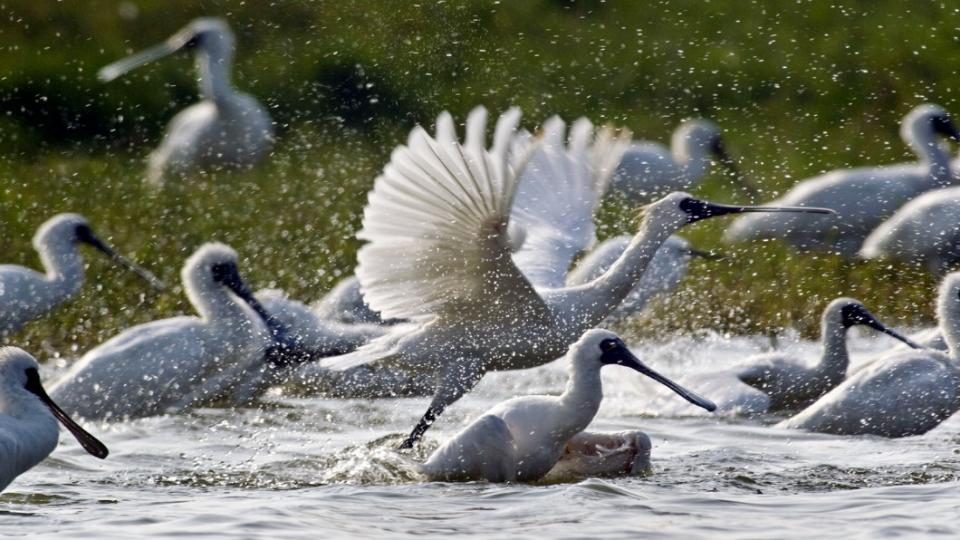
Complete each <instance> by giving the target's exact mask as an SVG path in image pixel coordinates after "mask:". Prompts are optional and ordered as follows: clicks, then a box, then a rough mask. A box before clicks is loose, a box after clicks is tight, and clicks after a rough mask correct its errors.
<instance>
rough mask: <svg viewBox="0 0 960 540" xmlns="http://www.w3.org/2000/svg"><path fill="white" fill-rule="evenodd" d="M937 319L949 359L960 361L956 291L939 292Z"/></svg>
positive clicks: (958, 312)
mask: <svg viewBox="0 0 960 540" xmlns="http://www.w3.org/2000/svg"><path fill="white" fill-rule="evenodd" d="M937 319H938V320H939V322H940V331H941V332H942V333H943V340H944V341H945V342H946V343H947V352H948V354H949V355H950V358H952V359H953V360H954V361H955V362H958V361H960V298H958V297H957V290H956V289H954V288H951V290H950V291H948V292H946V293H943V292H941V294H940V299H939V301H938V302H937Z"/></svg>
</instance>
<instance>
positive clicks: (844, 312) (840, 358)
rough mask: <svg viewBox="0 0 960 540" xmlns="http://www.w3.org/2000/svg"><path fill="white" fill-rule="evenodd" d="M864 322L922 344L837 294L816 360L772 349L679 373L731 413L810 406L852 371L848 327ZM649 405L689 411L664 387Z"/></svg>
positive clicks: (660, 409)
mask: <svg viewBox="0 0 960 540" xmlns="http://www.w3.org/2000/svg"><path fill="white" fill-rule="evenodd" d="M855 325H864V326H869V327H870V328H873V329H874V330H876V331H878V332H883V333H885V334H887V335H890V336H892V337H894V338H895V339H898V340H901V341H903V342H904V343H907V344H908V345H909V346H911V347H914V348H920V346H919V345H917V344H916V343H914V342H913V341H911V340H910V339H908V338H906V337H904V336H902V335H900V334H899V333H897V332H895V331H893V330H891V329H890V328H888V327H886V326H885V325H884V324H882V323H881V322H880V321H878V320H877V319H876V317H874V316H873V315H872V314H871V313H870V312H869V311H867V309H866V308H865V307H864V306H863V304H862V303H860V301H858V300H854V299H853V298H843V297H841V298H837V299H835V300H834V301H832V302H830V304H828V305H827V307H826V308H824V310H823V315H822V317H821V320H820V343H821V347H822V350H821V355H820V358H819V360H818V361H817V362H816V363H813V364H811V363H810V362H809V361H808V360H807V359H803V358H797V357H794V356H791V355H788V354H784V353H779V352H773V353H768V354H762V355H758V356H754V357H751V358H748V359H746V360H744V362H742V363H741V364H740V365H738V366H736V367H733V368H730V369H724V370H719V371H704V372H698V373H692V374H689V375H685V376H683V377H679V380H680V381H681V382H682V383H683V384H685V385H688V386H695V387H696V388H699V389H701V391H703V392H704V393H707V394H708V395H710V396H711V398H712V399H713V400H714V401H715V402H716V404H717V409H718V410H719V411H721V412H724V413H727V414H730V415H748V416H749V415H757V414H765V413H779V412H783V411H798V410H801V409H803V408H804V407H807V406H808V405H810V404H811V403H813V402H814V401H816V400H817V399H818V398H820V397H821V396H823V395H824V394H826V393H827V392H828V391H830V390H831V389H832V388H834V387H836V386H837V385H839V384H840V383H841V382H843V380H844V378H845V377H846V376H847V368H848V366H849V364H850V356H849V353H848V352H847V331H848V330H849V329H850V328H851V327H852V326H855ZM653 396H655V397H654V398H653V399H651V400H649V402H648V403H647V404H645V407H644V408H645V409H646V410H651V411H657V412H658V413H660V414H664V415H671V414H685V413H687V412H688V410H687V409H685V408H684V409H680V408H678V407H676V406H675V404H674V403H673V402H672V400H671V399H670V396H669V395H668V394H665V393H664V392H655V393H653Z"/></svg>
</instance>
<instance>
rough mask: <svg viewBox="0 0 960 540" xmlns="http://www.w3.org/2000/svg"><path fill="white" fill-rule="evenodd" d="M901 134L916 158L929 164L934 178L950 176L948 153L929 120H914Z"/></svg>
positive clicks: (947, 177)
mask: <svg viewBox="0 0 960 540" xmlns="http://www.w3.org/2000/svg"><path fill="white" fill-rule="evenodd" d="M901 136H902V138H903V142H905V143H906V144H907V146H909V147H910V149H911V150H913V153H914V154H916V156H917V158H919V159H920V161H921V162H923V163H925V164H929V165H930V168H931V170H932V171H933V175H934V176H935V177H936V178H938V179H939V178H942V179H949V178H950V154H949V153H948V152H947V151H946V150H945V149H944V148H943V146H942V145H941V142H940V136H939V135H937V134H936V133H935V132H934V131H933V129H932V128H931V127H930V122H914V123H912V124H910V125H909V126H908V127H907V129H905V130H903V131H902V132H901Z"/></svg>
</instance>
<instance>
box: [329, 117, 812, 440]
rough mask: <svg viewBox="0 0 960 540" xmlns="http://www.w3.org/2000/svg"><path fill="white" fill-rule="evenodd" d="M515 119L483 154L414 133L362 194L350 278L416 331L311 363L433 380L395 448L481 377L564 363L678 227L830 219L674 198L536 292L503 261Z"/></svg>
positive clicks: (509, 235)
mask: <svg viewBox="0 0 960 540" xmlns="http://www.w3.org/2000/svg"><path fill="white" fill-rule="evenodd" d="M518 120H519V112H517V113H516V114H514V115H512V117H511V118H509V119H508V120H506V121H501V122H499V123H498V125H497V129H496V132H495V134H494V145H493V149H494V150H493V151H492V152H488V151H486V150H485V149H484V148H483V147H482V146H481V145H479V144H477V145H471V144H467V145H465V146H461V145H460V144H458V143H457V142H456V141H448V140H445V141H437V140H435V139H434V138H432V137H430V136H429V135H428V134H427V133H426V132H425V131H423V130H422V129H419V128H417V129H415V130H414V132H413V133H412V134H411V136H410V138H409V142H408V145H407V146H400V147H398V148H397V149H396V150H394V152H393V154H392V156H391V160H390V163H389V164H388V165H387V166H386V168H385V169H384V172H383V174H382V175H381V176H380V177H379V178H378V179H377V181H376V183H375V185H374V189H373V191H372V192H371V193H370V196H369V200H368V204H367V207H366V209H365V211H364V220H363V230H362V231H361V232H360V233H359V235H358V236H359V237H360V238H361V239H364V240H367V241H368V243H367V244H366V245H364V246H363V247H362V248H360V251H359V252H358V259H359V264H358V266H357V278H358V279H359V280H360V283H361V285H362V288H363V290H364V294H365V297H366V299H367V301H368V302H369V304H370V306H371V307H372V308H373V309H375V310H376V311H379V312H380V313H381V314H382V315H383V316H384V317H387V318H401V319H409V320H411V321H414V322H415V323H416V324H415V326H414V327H412V329H411V327H409V326H407V327H404V328H402V329H398V330H397V331H391V332H390V333H388V334H386V335H385V336H383V337H381V338H378V339H375V340H373V341H372V342H371V343H370V344H368V345H366V346H364V347H361V348H360V349H358V350H357V351H355V352H353V353H350V354H347V355H343V356H339V357H333V358H329V359H324V360H321V361H320V364H321V365H322V366H325V367H333V368H337V369H346V368H349V367H353V366H356V365H362V364H367V363H371V362H384V363H385V364H387V365H391V366H397V367H400V368H403V369H406V370H409V371H413V372H420V373H433V374H434V375H435V376H436V381H437V382H436V392H435V394H434V397H433V400H432V401H431V403H430V406H429V408H428V409H427V411H426V413H425V414H424V416H423V418H421V420H420V421H419V422H418V424H417V426H416V427H415V428H414V430H413V431H412V433H411V434H410V437H409V438H408V439H407V440H406V441H405V442H404V444H403V446H404V447H410V446H412V445H413V444H414V442H415V441H416V440H418V439H419V438H420V437H421V436H422V434H423V433H424V431H426V430H427V429H428V428H429V426H430V425H431V424H432V423H433V421H434V420H435V419H436V418H437V416H439V415H440V414H441V413H442V412H443V410H444V409H445V408H446V407H447V406H449V405H450V404H451V403H453V402H455V401H456V400H458V399H459V398H460V397H461V396H462V395H463V394H464V393H465V392H467V391H469V390H470V389H471V388H473V386H474V385H475V384H476V383H477V382H478V381H479V379H480V378H481V377H482V376H483V374H484V373H485V372H486V371H490V370H504V369H522V368H529V367H534V366H538V365H541V364H544V363H546V362H550V361H552V360H553V359H555V358H558V357H559V356H561V355H563V354H564V353H565V352H566V350H567V348H568V347H569V346H570V344H572V343H573V342H574V341H575V340H576V338H577V337H578V336H580V335H582V334H583V333H584V332H585V331H586V330H588V329H590V328H592V327H593V326H595V325H596V324H597V323H599V322H600V321H601V320H603V318H604V317H606V316H607V315H609V313H610V311H611V310H612V309H613V308H614V307H615V306H616V305H617V304H618V303H619V302H620V301H621V300H623V298H624V297H625V296H626V295H627V294H628V293H629V292H630V290H631V289H632V288H633V286H634V285H635V284H636V282H637V281H638V280H639V279H640V277H641V276H642V275H643V272H644V271H645V270H646V268H647V265H648V264H649V262H650V259H651V258H652V257H653V255H654V253H655V252H656V250H657V249H658V248H659V247H660V244H662V243H663V242H664V241H665V240H666V239H667V238H668V237H669V236H670V235H671V234H673V233H674V232H676V231H677V230H679V229H680V228H681V227H683V226H685V225H687V224H690V223H694V222H696V221H700V220H702V219H706V218H711V217H716V216H721V215H726V214H733V213H741V212H763V211H771V212H785V211H797V212H815V213H824V212H830V211H829V210H826V209H819V208H785V207H745V206H727V205H718V204H714V203H709V202H704V201H699V200H697V199H694V198H693V197H691V196H690V195H688V194H686V193H673V194H671V195H668V196H667V197H664V198H663V199H661V200H660V201H658V202H656V203H654V204H652V205H650V206H648V207H647V208H646V210H645V214H644V218H643V220H642V222H641V224H640V230H639V231H638V233H637V234H636V236H634V239H633V240H632V241H631V243H630V245H629V246H628V247H627V249H626V250H625V251H624V252H623V254H622V255H621V256H620V258H619V259H618V260H617V262H616V263H615V264H614V265H613V266H612V267H611V268H610V269H609V270H608V271H607V272H605V273H604V274H603V275H602V276H600V277H599V278H597V279H595V280H593V281H591V282H590V283H587V284H584V285H581V286H577V287H561V288H555V289H553V288H540V289H537V288H535V286H534V285H533V284H532V283H531V280H528V278H527V277H526V276H525V275H524V273H523V272H522V271H521V270H520V269H519V268H518V266H517V265H516V264H515V263H514V260H513V258H512V256H511V255H512V254H513V252H514V251H515V250H516V247H517V246H516V241H517V239H518V233H517V232H516V229H512V228H511V222H510V220H511V207H512V206H513V204H514V198H515V194H516V192H517V187H518V179H519V176H518V175H519V171H518V170H517V169H515V168H513V167H512V166H511V162H512V161H513V160H512V159H511V156H510V153H509V149H510V148H511V144H510V140H511V138H513V136H514V133H515V130H516V124H517V122H518ZM537 151H548V152H549V151H552V150H551V149H550V147H549V146H547V147H545V148H540V149H538V150H537ZM523 161H524V160H523V159H519V160H516V161H513V162H519V163H521V164H522V163H523ZM562 187H563V186H557V189H558V190H559V189H561V188H562ZM553 199H554V195H552V194H551V196H550V197H549V198H547V199H545V202H547V203H549V202H550V201H552V200H553ZM511 231H513V232H511ZM519 234H520V235H522V233H519ZM524 244H526V242H524ZM551 267H555V266H553V265H551Z"/></svg>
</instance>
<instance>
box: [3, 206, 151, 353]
mask: <svg viewBox="0 0 960 540" xmlns="http://www.w3.org/2000/svg"><path fill="white" fill-rule="evenodd" d="M79 244H88V245H90V246H93V247H94V248H95V249H97V250H99V251H101V252H103V253H104V254H105V255H107V256H108V257H110V258H112V259H113V260H114V261H115V262H117V263H119V264H121V265H124V266H126V267H127V268H129V269H131V270H133V271H135V272H137V273H138V274H140V276H141V277H143V278H144V279H147V280H149V281H150V282H151V283H152V284H154V285H158V284H159V282H158V281H157V280H156V278H155V277H153V275H151V274H150V273H149V272H146V271H145V270H143V269H141V268H139V267H137V266H135V265H133V264H132V263H130V262H128V261H127V260H126V259H123V258H122V257H120V256H119V255H118V254H117V253H116V252H115V251H114V250H113V249H112V248H111V247H110V246H108V245H107V244H105V243H103V242H102V241H101V240H100V239H99V238H97V237H96V236H95V235H94V234H93V231H92V230H91V228H90V224H89V223H88V222H87V220H86V219H85V218H83V217H82V216H80V215H77V214H59V215H57V216H54V217H53V218H51V219H49V220H47V221H46V222H45V223H44V224H43V225H42V226H41V227H40V228H39V229H38V230H37V233H36V234H35V235H34V237H33V246H34V248H35V249H36V250H37V253H39V254H40V260H41V262H42V263H43V267H44V273H40V272H37V271H35V270H31V269H29V268H24V267H23V266H17V265H12V264H4V265H0V306H3V308H2V309H0V335H4V334H12V333H14V332H16V331H17V330H19V329H20V328H21V327H23V325H24V324H26V323H27V322H29V321H31V320H33V319H36V318H38V317H41V316H43V315H44V314H46V313H47V312H49V311H50V310H52V309H54V308H55V307H56V306H58V305H60V304H62V303H64V302H66V301H67V300H69V299H70V298H72V297H73V296H75V295H76V294H77V293H78V292H79V291H80V288H81V287H82V286H83V281H84V263H83V258H82V257H81V256H80V251H79V249H78V247H79Z"/></svg>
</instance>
